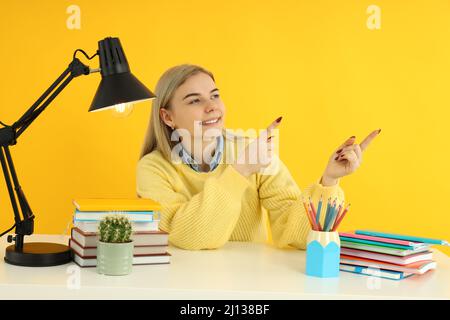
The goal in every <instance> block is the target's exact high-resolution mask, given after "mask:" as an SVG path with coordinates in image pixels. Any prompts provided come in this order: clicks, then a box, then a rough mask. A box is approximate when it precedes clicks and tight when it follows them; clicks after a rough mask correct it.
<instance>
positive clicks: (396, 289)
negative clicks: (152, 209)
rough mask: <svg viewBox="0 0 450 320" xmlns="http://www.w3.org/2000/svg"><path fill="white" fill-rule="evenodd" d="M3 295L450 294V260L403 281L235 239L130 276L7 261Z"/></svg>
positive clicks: (0, 270) (181, 253)
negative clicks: (318, 268) (311, 268)
mask: <svg viewBox="0 0 450 320" xmlns="http://www.w3.org/2000/svg"><path fill="white" fill-rule="evenodd" d="M67 239H68V238H67V236H59V235H32V236H30V237H26V242H32V241H49V242H59V243H65V244H66V243H67ZM7 245H9V244H8V243H7V242H6V236H4V237H3V238H1V246H0V250H1V257H2V258H1V261H0V299H225V300H228V299H237V300H240V299H244V300H245V299H450V259H449V257H447V256H446V255H445V254H443V253H442V252H440V251H438V250H437V249H436V248H433V251H434V259H435V260H436V261H437V263H438V268H437V270H434V271H430V272H428V273H426V274H425V275H422V276H413V277H411V278H408V279H404V280H401V281H394V280H387V279H380V278H376V277H368V276H362V275H357V274H352V273H347V272H341V273H340V277H339V278H335V279H320V278H315V277H309V276H306V275H305V273H304V272H305V251H302V250H295V249H292V250H291V249H285V250H281V249H277V248H275V247H272V246H269V245H266V244H259V243H248V242H229V243H227V244H226V245H225V246H224V247H222V248H220V249H216V250H201V251H187V250H181V249H178V248H175V247H172V246H171V247H170V248H169V250H168V251H169V253H171V255H172V257H171V263H170V264H168V265H141V266H133V271H132V273H131V274H130V275H127V276H105V275H99V274H97V272H96V268H80V267H78V266H77V265H76V264H75V263H69V264H65V265H62V266H56V267H43V268H31V267H20V266H14V265H10V264H7V263H5V262H4V260H3V257H4V252H5V247H6V246H7Z"/></svg>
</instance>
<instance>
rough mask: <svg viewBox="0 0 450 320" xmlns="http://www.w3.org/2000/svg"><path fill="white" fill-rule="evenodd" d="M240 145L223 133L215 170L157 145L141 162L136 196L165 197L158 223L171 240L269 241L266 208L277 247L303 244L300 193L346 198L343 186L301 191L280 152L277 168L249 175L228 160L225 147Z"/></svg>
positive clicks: (193, 244) (192, 243)
mask: <svg viewBox="0 0 450 320" xmlns="http://www.w3.org/2000/svg"><path fill="white" fill-rule="evenodd" d="M236 145H237V143H234V142H232V141H230V140H228V139H225V151H224V152H225V153H224V156H222V160H221V163H220V164H219V166H218V167H217V168H216V169H215V170H213V171H211V172H196V171H194V170H193V169H192V168H190V167H189V166H188V165H186V164H184V163H173V162H172V161H168V160H166V159H165V158H164V157H163V155H162V154H161V153H160V152H159V151H157V150H155V151H153V152H151V153H149V154H147V155H145V156H144V157H142V158H141V159H140V160H139V162H138V164H137V170H136V187H137V194H138V196H140V197H142V198H150V199H153V200H155V201H157V202H159V203H161V205H162V210H161V221H160V229H161V230H164V231H166V232H168V233H169V241H170V243H171V244H173V245H175V246H177V247H180V248H183V249H191V250H197V249H214V248H219V247H221V246H223V245H224V244H225V243H226V242H227V241H255V242H265V241H267V239H268V233H267V232H268V230H267V221H266V215H265V214H264V213H265V212H267V216H268V218H269V225H270V229H271V234H272V240H273V242H274V244H275V245H276V246H277V247H279V248H286V247H289V246H293V247H295V248H299V249H305V248H306V237H307V235H308V232H309V231H310V230H311V227H310V225H309V222H308V218H307V217H306V214H305V209H304V206H303V203H302V196H303V197H306V199H307V198H309V197H310V196H311V198H312V199H313V201H314V203H316V204H317V202H318V200H319V198H320V195H322V197H323V199H324V203H326V200H327V199H328V198H329V197H331V198H332V199H334V198H337V199H338V201H343V200H344V193H343V191H342V189H341V188H340V187H339V186H338V185H335V186H331V187H324V186H322V185H321V184H319V183H313V184H311V185H310V186H309V187H307V188H306V189H305V190H304V191H303V192H301V191H300V189H299V187H298V186H297V184H296V183H295V181H294V179H293V178H292V176H291V174H290V173H289V170H288V169H287V168H286V166H285V165H284V164H283V163H282V162H281V161H280V160H279V158H278V157H275V158H274V161H273V163H274V164H273V165H276V166H277V171H276V174H271V175H264V174H260V173H257V174H252V175H251V176H249V177H248V178H246V177H244V176H242V175H241V174H240V173H239V172H237V171H236V170H235V169H234V167H233V166H232V165H230V164H226V163H224V162H225V159H227V155H226V153H230V152H231V153H230V154H234V153H235V152H236ZM264 209H266V210H264ZM323 212H324V211H323V210H322V214H321V223H322V225H323V220H324V216H325V215H324V214H323Z"/></svg>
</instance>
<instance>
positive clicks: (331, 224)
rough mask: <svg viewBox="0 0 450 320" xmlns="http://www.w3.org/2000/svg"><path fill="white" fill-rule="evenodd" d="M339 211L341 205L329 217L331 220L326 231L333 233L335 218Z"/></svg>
mask: <svg viewBox="0 0 450 320" xmlns="http://www.w3.org/2000/svg"><path fill="white" fill-rule="evenodd" d="M340 210H341V205H339V208H337V209H336V208H335V210H334V214H333V216H332V217H331V220H330V225H329V226H328V230H329V231H333V228H334V224H335V222H336V219H337V216H338V214H339V211H340Z"/></svg>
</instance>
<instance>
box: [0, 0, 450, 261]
mask: <svg viewBox="0 0 450 320" xmlns="http://www.w3.org/2000/svg"><path fill="white" fill-rule="evenodd" d="M71 4H76V5H78V6H79V7H80V9H81V29H80V30H69V29H68V28H67V26H66V20H67V19H68V18H69V16H70V14H68V13H66V9H67V7H68V6H69V5H71ZM371 4H375V5H378V6H379V7H380V8H381V29H380V30H369V29H368V28H367V26H366V21H367V19H368V18H369V14H367V13H366V10H367V7H368V6H369V5H371ZM0 9H1V10H0V12H1V19H0V24H1V29H0V30H1V31H0V32H1V39H0V41H1V50H0V61H1V65H2V77H1V80H0V83H1V85H0V96H1V102H0V120H1V121H3V122H5V123H8V124H12V123H13V122H14V121H16V120H17V119H18V118H19V117H20V116H21V115H22V114H23V113H24V112H25V110H27V109H28V108H29V106H31V104H32V103H33V102H34V101H35V100H36V99H37V98H38V96H40V95H41V94H42V92H43V91H44V90H45V89H47V87H48V86H49V85H50V84H51V83H52V82H53V81H54V80H55V79H56V78H57V76H58V75H59V74H60V73H61V72H62V71H63V70H64V69H65V68H66V66H67V65H68V63H69V62H70V61H71V57H72V53H73V51H74V50H75V49H77V48H82V49H84V50H85V51H87V52H88V53H89V54H93V53H94V52H95V51H96V50H97V41H98V40H100V39H103V38H104V37H107V36H115V37H119V38H120V40H121V42H122V45H123V47H124V50H125V53H126V55H127V58H128V60H129V63H130V66H131V70H132V72H133V73H134V74H135V75H136V76H137V77H138V78H139V79H140V80H141V81H143V82H144V83H145V84H146V85H147V86H148V87H149V88H151V89H154V87H155V85H156V82H157V80H158V78H159V77H160V75H161V74H162V73H163V72H164V71H165V70H166V69H168V68H169V67H172V66H174V65H177V64H181V63H195V64H200V65H202V66H204V67H206V68H208V69H210V70H211V71H212V72H213V73H214V75H215V77H216V80H217V86H218V87H219V88H220V90H221V94H222V98H223V100H224V102H225V105H226V106H227V112H228V113H227V120H226V125H227V127H229V128H243V129H247V128H264V127H265V126H267V125H268V124H269V123H270V122H271V121H272V120H274V119H275V118H276V117H278V116H280V115H282V116H283V122H282V124H281V126H280V130H281V132H280V142H281V146H280V153H281V158H282V159H283V160H284V162H285V163H286V164H287V165H288V167H289V168H290V170H291V172H292V174H293V176H294V177H295V179H296V181H297V182H298V184H299V186H300V187H301V188H304V187H305V186H306V185H307V184H309V183H311V182H312V181H314V180H316V179H317V178H318V177H319V176H320V175H321V174H322V172H323V169H324V168H325V165H326V162H327V160H328V157H329V156H330V154H331V152H333V150H334V149H335V148H336V147H337V146H338V145H339V144H341V143H342V142H343V141H344V140H345V139H346V138H348V137H349V136H351V135H356V136H357V139H358V141H360V140H361V139H362V138H364V137H365V136H366V135H367V134H368V133H369V132H370V131H371V130H373V129H377V128H382V132H381V135H380V136H379V137H378V138H377V139H376V140H375V141H373V143H372V145H370V147H369V149H367V151H366V152H365V153H364V161H363V164H362V166H361V167H360V168H359V169H358V170H357V172H355V173H354V174H353V175H351V176H349V177H345V178H343V179H342V181H341V185H342V187H343V189H344V190H345V192H346V198H347V199H348V200H349V201H350V202H351V203H352V210H351V211H350V213H349V215H348V217H347V218H346V219H345V220H344V222H343V224H342V227H341V230H351V229H355V228H361V229H362V228H367V229H376V230H385V231H392V232H397V233H406V234H414V235H418V236H419V235H420V236H425V237H436V238H446V239H450V223H449V222H450V218H449V216H450V211H449V202H448V196H449V191H450V188H449V183H450V171H449V170H448V162H449V155H450V152H449V151H448V146H449V142H448V140H449V137H450V134H449V119H450V117H449V116H450V112H449V109H450V108H449V106H450V101H449V100H450V99H449V96H450V95H449V92H450V82H449V75H450V41H449V35H450V19H449V14H450V2H449V1H444V0H442V1H430V0H427V1H425V0H422V1H299V0H283V1H272V0H271V1H267V0H257V1H255V0H252V1H242V0H241V1H238V0H227V1H220V2H218V1H205V0H201V1H199V0H196V1H191V0H190V1H185V0H171V1H118V0H115V1H111V0H109V1H106V0H101V1H100V0H96V1H86V0H75V1H56V0H55V1H50V0H47V1H8V2H6V1H2V2H1V4H0ZM80 57H81V56H80ZM82 61H84V62H85V63H87V64H89V65H90V66H91V67H97V66H98V59H97V58H96V59H95V60H92V61H90V62H87V61H86V60H85V59H82ZM99 79H100V74H98V73H97V74H94V75H91V76H89V77H85V76H83V77H80V78H76V79H74V80H73V81H72V83H71V84H70V85H69V86H68V87H67V88H66V89H65V90H64V91H63V92H62V93H61V94H60V95H59V96H58V97H57V98H56V100H55V101H54V102H53V103H52V104H51V105H50V106H49V107H48V108H47V109H46V110H45V111H44V112H43V113H42V114H41V115H40V117H39V118H38V119H37V120H36V121H35V122H34V123H33V124H32V125H31V126H30V127H29V128H28V129H27V131H25V133H24V134H23V135H22V136H21V137H20V138H19V141H18V144H17V145H15V146H13V147H12V148H11V151H12V154H13V159H14V161H15V165H16V170H17V172H18V175H19V179H20V182H21V184H22V187H23V189H24V191H25V194H26V196H27V199H28V201H29V203H30V205H31V207H32V209H33V211H34V213H35V215H36V228H35V233H55V234H67V233H68V232H69V225H70V222H71V217H72V214H73V210H74V208H73V206H72V203H71V200H72V199H73V198H75V197H132V196H134V195H135V166H136V162H137V160H138V155H139V152H140V148H141V144H142V141H143V137H144V132H145V130H146V127H147V122H148V118H149V114H150V102H148V101H147V102H144V103H142V104H140V105H136V106H135V109H134V111H133V112H132V114H131V115H130V116H129V117H127V118H124V119H123V118H116V117H113V116H112V114H111V113H109V112H104V113H93V114H91V113H88V112H87V110H88V108H89V105H90V103H91V101H92V98H93V96H94V93H95V90H96V88H97V85H98V83H99ZM2 178H3V177H2ZM1 180H2V181H3V179H1ZM0 199H1V201H0V227H1V230H5V229H7V228H8V227H10V226H11V225H12V224H13V214H12V209H11V207H10V203H9V196H8V193H7V191H6V186H5V184H4V182H1V188H0ZM441 249H443V250H445V249H444V248H441ZM446 253H450V250H448V249H447V250H446Z"/></svg>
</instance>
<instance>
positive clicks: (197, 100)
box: [189, 99, 200, 104]
mask: <svg viewBox="0 0 450 320" xmlns="http://www.w3.org/2000/svg"><path fill="white" fill-rule="evenodd" d="M194 102H200V99H194V100H192V101H191V102H189V104H193V103H194Z"/></svg>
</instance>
